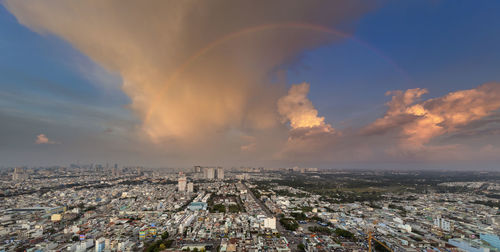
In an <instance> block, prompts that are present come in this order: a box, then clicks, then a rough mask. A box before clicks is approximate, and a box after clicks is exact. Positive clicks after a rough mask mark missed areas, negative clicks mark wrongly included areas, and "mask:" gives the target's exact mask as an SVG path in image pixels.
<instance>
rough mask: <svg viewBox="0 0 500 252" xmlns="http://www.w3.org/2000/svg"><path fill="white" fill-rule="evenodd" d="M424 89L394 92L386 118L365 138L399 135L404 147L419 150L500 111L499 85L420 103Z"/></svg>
mask: <svg viewBox="0 0 500 252" xmlns="http://www.w3.org/2000/svg"><path fill="white" fill-rule="evenodd" d="M425 93H427V90H425V89H409V90H407V91H405V92H402V91H395V92H391V93H390V94H392V95H393V96H392V100H391V101H390V102H388V103H387V106H388V110H387V112H386V114H385V115H384V117H382V118H379V119H377V120H376V121H375V122H373V123H372V124H371V125H369V126H367V127H365V128H364V129H363V131H362V132H363V133H364V134H365V135H372V134H385V133H388V132H396V133H397V134H398V135H399V136H400V137H401V142H400V143H401V144H402V145H405V146H407V147H412V148H418V147H421V146H422V145H424V144H426V143H429V141H431V140H432V139H433V138H436V137H438V136H442V135H445V134H448V133H453V132H457V131H459V130H460V128H461V127H464V126H466V125H468V124H470V123H473V122H477V121H478V120H480V119H483V118H486V117H488V116H490V115H491V114H493V113H494V112H495V111H497V110H498V109H499V108H500V83H486V84H483V85H481V86H478V87H477V88H474V89H469V90H460V91H456V92H451V93H449V94H446V95H444V96H442V97H438V98H433V99H428V100H425V101H421V102H419V101H418V99H419V98H420V97H421V96H422V95H423V94H425Z"/></svg>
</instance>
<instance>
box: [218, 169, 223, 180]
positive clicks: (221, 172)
mask: <svg viewBox="0 0 500 252" xmlns="http://www.w3.org/2000/svg"><path fill="white" fill-rule="evenodd" d="M217 179H219V180H223V179H224V168H222V167H217Z"/></svg>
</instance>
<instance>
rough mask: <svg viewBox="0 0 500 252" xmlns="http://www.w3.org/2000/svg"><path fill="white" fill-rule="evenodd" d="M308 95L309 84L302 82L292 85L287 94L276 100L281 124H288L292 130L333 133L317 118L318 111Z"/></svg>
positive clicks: (329, 126) (327, 125) (329, 127)
mask: <svg viewBox="0 0 500 252" xmlns="http://www.w3.org/2000/svg"><path fill="white" fill-rule="evenodd" d="M308 93H309V84H308V83H305V82H304V83H302V84H297V85H293V86H292V87H291V88H290V89H289V90H288V94H287V95H286V96H283V97H281V98H280V99H279V100H278V103H277V104H278V112H279V113H280V115H281V116H282V122H290V127H292V129H300V128H305V129H313V130H312V131H324V132H333V128H332V127H331V125H329V124H326V123H325V118H324V117H319V116H318V110H316V109H315V108H314V106H313V104H312V102H311V101H310V100H309V99H308V98H307V94H308Z"/></svg>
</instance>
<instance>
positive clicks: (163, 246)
mask: <svg viewBox="0 0 500 252" xmlns="http://www.w3.org/2000/svg"><path fill="white" fill-rule="evenodd" d="M159 248H160V251H162V250H165V249H166V248H167V246H165V244H163V243H162V244H160V247H159Z"/></svg>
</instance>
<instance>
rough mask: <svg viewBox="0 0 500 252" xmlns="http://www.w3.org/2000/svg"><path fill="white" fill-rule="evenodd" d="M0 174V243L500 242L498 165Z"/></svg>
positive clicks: (473, 246)
mask: <svg viewBox="0 0 500 252" xmlns="http://www.w3.org/2000/svg"><path fill="white" fill-rule="evenodd" d="M1 178H2V184H1V191H0V196H1V197H2V206H1V209H0V213H1V214H0V220H1V229H0V239H1V240H2V241H3V242H2V244H1V245H0V251H186V250H187V251H308V252H312V251H367V250H368V249H372V250H373V251H478V252H486V251H499V250H500V238H499V236H498V234H499V233H500V210H499V207H500V173H498V172H437V171H410V172H401V171H399V172H398V171H334V170H318V169H317V168H298V167H294V168H290V169H284V168H281V169H266V168H263V167H260V168H253V167H241V168H230V169H227V168H226V169H224V168H223V167H202V166H194V167H193V169H190V170H176V171H173V170H169V172H167V171H166V170H160V169H159V170H154V169H145V168H142V167H121V166H118V165H117V164H115V165H112V166H109V165H105V166H104V165H76V164H74V165H72V166H70V167H48V168H20V167H17V168H14V169H4V170H2V172H1ZM369 246H370V248H369Z"/></svg>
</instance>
